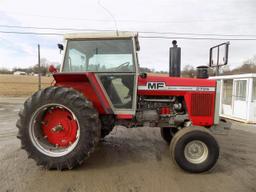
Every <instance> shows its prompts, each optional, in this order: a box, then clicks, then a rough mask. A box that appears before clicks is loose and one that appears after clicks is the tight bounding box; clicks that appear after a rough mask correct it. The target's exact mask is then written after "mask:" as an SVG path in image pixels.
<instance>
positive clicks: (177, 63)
mask: <svg viewBox="0 0 256 192" xmlns="http://www.w3.org/2000/svg"><path fill="white" fill-rule="evenodd" d="M172 45H173V47H170V52H169V76H170V77H180V68H181V48H180V47H178V46H177V41H176V40H173V41H172Z"/></svg>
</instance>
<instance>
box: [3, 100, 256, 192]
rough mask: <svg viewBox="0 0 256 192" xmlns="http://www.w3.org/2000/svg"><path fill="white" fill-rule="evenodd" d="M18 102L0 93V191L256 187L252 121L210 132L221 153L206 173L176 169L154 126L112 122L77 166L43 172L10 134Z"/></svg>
mask: <svg viewBox="0 0 256 192" xmlns="http://www.w3.org/2000/svg"><path fill="white" fill-rule="evenodd" d="M7 100H8V99H7ZM21 101H22V99H21ZM19 103H20V102H19V100H18V99H15V100H12V102H10V103H6V102H4V100H3V99H1V98H0V151H1V153H0V191H1V192H2V191H4V192H6V191H9V192H11V191H38V192H40V191H47V192H51V191H53V192H58V191H61V192H73V191H75V192H78V191H90V192H94V191H97V192H101V191H102V192H103V191H104V192H108V191H109V192H117V191H120V192H121V191H122V192H123V191H124V192H126V191H127V192H142V191H147V192H150V191H161V192H162V191H163V192H165V191H178V192H179V191H184V192H185V191H186V192H187V191H190V192H194V191H195V192H199V191H200V192H204V191H207V192H209V191H214V192H218V191H220V192H223V191H225V192H228V191H232V192H235V191H239V192H241V191H246V192H250V191H254V192H256V132H255V130H256V126H255V125H245V124H241V123H237V122H233V126H232V129H231V130H230V131H229V132H228V134H225V135H223V134H216V138H217V139H218V141H219V144H220V148H221V156H220V159H219V161H218V163H217V165H216V167H215V169H213V170H212V171H211V172H209V173H203V174H189V173H186V172H184V171H182V170H181V169H179V168H177V167H176V166H175V165H174V163H173V162H172V161H171V159H170V157H169V147H168V146H167V145H166V144H165V142H164V141H163V140H162V139H161V136H160V130H159V128H148V127H145V128H134V129H126V128H123V127H116V128H115V129H114V130H113V132H112V133H111V134H110V135H109V136H108V137H107V138H106V139H105V141H103V142H101V143H100V145H99V147H98V148H97V150H96V152H95V153H94V154H92V156H91V157H90V158H89V159H88V160H87V161H86V163H85V164H84V165H82V166H81V167H79V168H77V169H75V170H71V171H62V172H60V171H47V170H45V169H43V168H41V167H38V166H37V165H36V164H35V162H34V161H33V160H31V159H27V155H26V152H25V151H23V150H21V149H20V143H19V140H17V139H16V137H15V135H16V132H17V130H16V127H15V122H16V119H17V113H18V110H19V108H20V106H21V104H19Z"/></svg>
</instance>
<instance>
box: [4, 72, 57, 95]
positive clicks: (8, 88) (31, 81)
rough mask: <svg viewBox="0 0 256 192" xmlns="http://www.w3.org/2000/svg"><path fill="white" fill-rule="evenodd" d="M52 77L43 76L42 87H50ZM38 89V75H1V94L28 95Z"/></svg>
mask: <svg viewBox="0 0 256 192" xmlns="http://www.w3.org/2000/svg"><path fill="white" fill-rule="evenodd" d="M52 81H53V78H52V77H42V84H41V85H42V88H45V87H48V86H50V85H51V82H52ZM37 90H38V77H36V76H25V75H24V76H23V75H2V74H1V75H0V96H9V97H26V96H30V95H32V94H33V93H34V92H36V91H37Z"/></svg>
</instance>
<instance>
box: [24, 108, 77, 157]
mask: <svg viewBox="0 0 256 192" xmlns="http://www.w3.org/2000/svg"><path fill="white" fill-rule="evenodd" d="M56 118H57V119H56ZM46 120H47V121H48V122H47V121H46ZM29 136H30V139H31V141H32V144H33V145H34V147H35V148H36V149H37V150H38V151H40V152H41V153H43V154H45V155H47V156H50V157H61V156H64V155H67V154H69V153H70V152H71V151H73V150H74V148H75V147H76V146H77V144H78V142H79V139H80V125H79V122H78V120H77V117H76V116H75V114H74V113H73V112H72V111H71V110H70V109H69V108H68V107H66V106H64V105H61V104H55V103H54V104H46V105H43V106H41V107H40V108H38V109H37V110H36V111H35V112H34V113H33V114H32V117H31V119H30V123H29ZM63 141H64V142H63Z"/></svg>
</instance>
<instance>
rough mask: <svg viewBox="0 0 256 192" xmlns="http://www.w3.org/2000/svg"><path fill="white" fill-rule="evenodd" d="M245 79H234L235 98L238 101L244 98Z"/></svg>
mask: <svg viewBox="0 0 256 192" xmlns="http://www.w3.org/2000/svg"><path fill="white" fill-rule="evenodd" d="M246 85H247V81H246V80H237V81H236V91H235V99H236V100H239V101H245V100H246Z"/></svg>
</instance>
